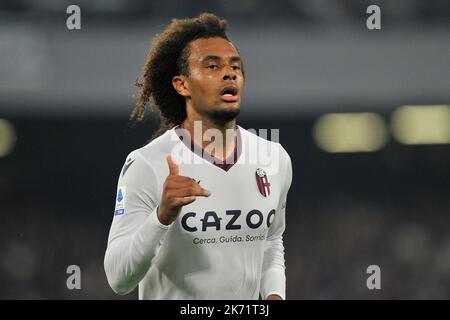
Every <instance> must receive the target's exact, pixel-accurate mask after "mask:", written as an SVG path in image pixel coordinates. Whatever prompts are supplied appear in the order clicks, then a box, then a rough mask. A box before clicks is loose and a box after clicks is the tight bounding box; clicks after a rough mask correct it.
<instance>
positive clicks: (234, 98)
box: [219, 85, 239, 102]
mask: <svg viewBox="0 0 450 320" xmlns="http://www.w3.org/2000/svg"><path fill="white" fill-rule="evenodd" d="M219 95H220V98H221V99H222V101H224V102H238V101H239V95H238V88H237V87H236V86H234V85H229V86H225V87H223V88H222V89H221V90H220V92H219Z"/></svg>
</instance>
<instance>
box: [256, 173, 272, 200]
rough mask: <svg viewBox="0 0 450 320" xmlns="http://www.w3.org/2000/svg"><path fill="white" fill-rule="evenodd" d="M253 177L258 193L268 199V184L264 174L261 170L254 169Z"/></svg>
mask: <svg viewBox="0 0 450 320" xmlns="http://www.w3.org/2000/svg"><path fill="white" fill-rule="evenodd" d="M255 177H256V185H257V186H258V190H259V192H260V193H261V194H262V195H263V196H264V197H268V196H269V195H270V183H269V178H268V177H267V174H266V172H265V171H264V170H263V169H261V168H258V169H256V173H255Z"/></svg>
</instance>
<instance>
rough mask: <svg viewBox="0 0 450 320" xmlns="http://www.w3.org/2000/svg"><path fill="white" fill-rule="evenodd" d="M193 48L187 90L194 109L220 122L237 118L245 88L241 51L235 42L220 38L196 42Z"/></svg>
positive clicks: (191, 49) (191, 46)
mask: <svg viewBox="0 0 450 320" xmlns="http://www.w3.org/2000/svg"><path fill="white" fill-rule="evenodd" d="M189 48H190V55H189V59H188V66H189V76H188V77H187V79H186V87H187V89H188V91H189V94H190V96H188V99H191V106H192V107H193V108H194V109H195V110H196V111H197V112H198V113H200V114H204V115H209V116H210V117H212V118H213V119H216V120H222V121H229V120H232V119H234V118H235V117H236V116H237V114H238V113H239V106H240V103H241V95H242V90H243V88H244V77H243V73H242V62H241V59H240V57H239V53H238V51H237V50H236V48H235V47H234V46H233V44H232V43H231V42H229V41H227V40H225V39H223V38H219V37H214V38H207V39H197V40H194V41H192V42H191V43H190V44H189Z"/></svg>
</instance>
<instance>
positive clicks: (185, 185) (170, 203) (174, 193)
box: [157, 155, 211, 225]
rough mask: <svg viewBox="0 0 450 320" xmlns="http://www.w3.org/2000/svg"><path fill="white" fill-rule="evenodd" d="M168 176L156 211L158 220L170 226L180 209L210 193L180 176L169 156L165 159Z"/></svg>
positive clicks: (192, 181)
mask: <svg viewBox="0 0 450 320" xmlns="http://www.w3.org/2000/svg"><path fill="white" fill-rule="evenodd" d="M166 161H167V165H168V166H169V175H168V176H167V178H166V181H165V182H164V185H163V194H162V200H161V203H160V204H159V206H158V209H157V215H158V220H159V221H160V222H161V223H162V224H164V225H169V224H171V223H172V222H173V221H174V220H175V219H176V218H177V217H178V215H179V214H180V211H181V207H183V206H185V205H188V204H190V203H192V202H194V201H195V199H196V197H198V196H200V197H209V196H210V195H211V192H209V191H208V190H205V189H203V188H202V187H201V186H200V185H199V184H198V183H197V182H196V181H195V180H194V179H192V178H188V177H184V176H180V175H179V168H178V165H177V164H176V163H175V162H174V161H173V159H172V157H171V156H170V155H169V156H167V158H166Z"/></svg>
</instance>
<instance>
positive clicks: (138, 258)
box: [104, 210, 167, 294]
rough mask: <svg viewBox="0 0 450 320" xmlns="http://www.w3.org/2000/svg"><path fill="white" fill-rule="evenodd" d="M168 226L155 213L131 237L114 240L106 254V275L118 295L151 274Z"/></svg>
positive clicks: (130, 289)
mask: <svg viewBox="0 0 450 320" xmlns="http://www.w3.org/2000/svg"><path fill="white" fill-rule="evenodd" d="M166 232H167V226H163V225H162V224H161V223H160V222H159V221H158V220H157V217H156V210H155V211H153V212H152V213H151V214H150V216H148V217H147V218H146V219H145V221H143V223H142V224H141V225H140V227H139V228H137V229H136V231H135V232H132V233H130V234H128V235H122V236H119V237H116V238H114V235H113V237H112V240H111V241H110V243H109V244H108V248H107V250H106V254H105V261H104V265H105V272H106V276H107V278H108V282H109V284H110V286H111V288H112V289H113V290H114V291H115V292H116V293H118V294H127V293H129V292H130V291H132V290H133V289H134V288H136V286H137V285H138V284H139V282H140V281H141V280H142V278H143V277H144V276H145V274H146V273H147V272H148V270H149V268H150V266H151V262H152V259H153V257H154V256H155V252H156V249H157V247H158V244H159V242H160V240H161V239H162V237H163V236H164V234H165V233H166Z"/></svg>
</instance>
